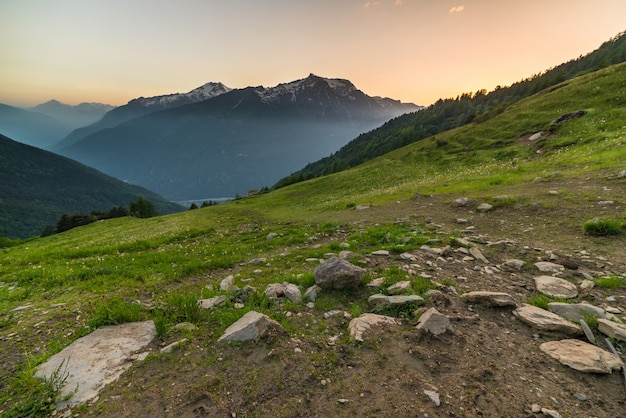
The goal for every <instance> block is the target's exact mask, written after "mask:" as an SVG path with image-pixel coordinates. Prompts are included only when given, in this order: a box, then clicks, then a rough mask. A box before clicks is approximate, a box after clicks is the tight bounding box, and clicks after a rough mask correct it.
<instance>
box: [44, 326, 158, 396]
mask: <svg viewBox="0 0 626 418" xmlns="http://www.w3.org/2000/svg"><path fill="white" fill-rule="evenodd" d="M155 337H156V329H155V326H154V322H152V321H145V322H131V323H128V324H122V325H113V326H109V327H105V328H100V329H97V330H95V331H94V332H92V333H91V334H89V335H86V336H84V337H82V338H79V339H78V340H76V341H74V342H73V343H72V344H70V345H69V346H67V347H66V348H64V349H63V350H62V351H60V352H59V353H57V354H55V355H53V356H52V357H50V358H49V359H48V361H46V362H45V363H43V364H42V365H40V366H39V368H38V369H37V373H36V376H38V377H40V378H44V379H48V380H49V379H50V378H51V377H52V376H53V375H54V374H55V372H57V371H58V373H60V375H61V376H67V380H66V384H65V386H64V388H63V391H62V395H63V396H66V395H68V394H71V393H72V392H73V391H74V390H76V392H75V393H74V394H73V395H72V396H71V397H70V398H69V399H68V400H66V401H64V402H62V404H61V405H59V406H64V405H67V404H69V405H79V404H83V403H86V402H89V401H90V400H91V399H93V398H95V397H96V396H97V395H98V393H99V392H100V390H102V389H103V388H104V387H105V386H106V385H107V384H109V383H111V382H113V381H115V380H116V379H117V378H118V377H120V375H121V374H122V373H123V372H124V371H125V370H126V369H128V368H129V367H130V366H131V365H132V361H131V360H133V359H135V358H137V356H136V353H137V352H138V351H141V350H142V349H144V348H145V347H146V346H147V345H148V344H150V342H152V340H153V339H154V338H155ZM146 354H147V353H146Z"/></svg>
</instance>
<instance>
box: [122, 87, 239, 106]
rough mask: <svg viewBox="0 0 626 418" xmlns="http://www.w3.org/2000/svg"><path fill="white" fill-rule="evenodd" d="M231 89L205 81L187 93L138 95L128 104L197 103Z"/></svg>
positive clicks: (174, 104)
mask: <svg viewBox="0 0 626 418" xmlns="http://www.w3.org/2000/svg"><path fill="white" fill-rule="evenodd" d="M231 90H232V89H231V88H230V87H227V86H225V85H224V84H222V83H206V84H204V85H202V86H200V87H198V88H195V89H193V90H191V91H189V92H187V93H174V94H166V95H163V96H154V97H147V98H146V97H139V98H137V99H133V100H131V101H130V102H128V104H131V103H132V104H140V105H141V106H143V107H147V108H150V107H158V108H168V107H173V106H176V105H181V104H189V103H198V102H202V101H204V100H208V99H211V98H213V97H216V96H219V95H220V94H224V93H228V92H229V91H231Z"/></svg>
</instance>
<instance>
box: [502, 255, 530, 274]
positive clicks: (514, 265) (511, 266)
mask: <svg viewBox="0 0 626 418" xmlns="http://www.w3.org/2000/svg"><path fill="white" fill-rule="evenodd" d="M525 265H526V262H525V261H523V260H517V259H514V258H513V259H509V260H506V261H505V262H504V263H503V264H502V266H503V267H505V268H506V269H508V270H517V271H520V270H522V269H523V268H524V266H525Z"/></svg>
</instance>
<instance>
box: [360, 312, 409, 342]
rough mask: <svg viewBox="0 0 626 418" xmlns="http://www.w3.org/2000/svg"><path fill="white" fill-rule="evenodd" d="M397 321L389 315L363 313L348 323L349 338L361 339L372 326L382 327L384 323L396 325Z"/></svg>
mask: <svg viewBox="0 0 626 418" xmlns="http://www.w3.org/2000/svg"><path fill="white" fill-rule="evenodd" d="M397 324H399V321H398V320H397V319H396V318H392V317H390V316H384V315H377V314H373V313H365V314H362V315H361V316H359V317H358V318H354V319H353V320H351V321H350V324H349V325H348V330H349V331H350V339H351V340H353V341H363V340H364V338H365V334H367V332H369V331H370V330H371V329H372V328H382V327H384V326H386V325H397Z"/></svg>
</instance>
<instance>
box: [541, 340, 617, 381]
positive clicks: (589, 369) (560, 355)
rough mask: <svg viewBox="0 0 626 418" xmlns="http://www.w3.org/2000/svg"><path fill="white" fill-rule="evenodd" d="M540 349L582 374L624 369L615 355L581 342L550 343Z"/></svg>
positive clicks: (606, 372) (607, 372) (563, 341)
mask: <svg viewBox="0 0 626 418" xmlns="http://www.w3.org/2000/svg"><path fill="white" fill-rule="evenodd" d="M539 348H540V349H541V351H543V352H544V353H546V354H548V355H549V356H550V357H552V358H554V359H556V360H558V361H559V362H561V364H564V365H566V366H569V367H571V368H572V369H574V370H578V371H580V372H585V373H605V374H610V373H611V372H612V371H613V370H619V369H620V368H621V367H622V361H621V360H620V358H619V357H617V356H616V355H615V354H613V353H609V352H608V351H605V350H603V349H601V348H599V347H596V346H595V345H591V344H589V343H586V342H583V341H580V340H561V341H550V342H547V343H543V344H541V345H540V346H539Z"/></svg>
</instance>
